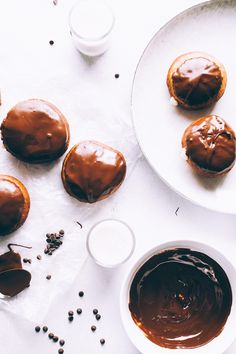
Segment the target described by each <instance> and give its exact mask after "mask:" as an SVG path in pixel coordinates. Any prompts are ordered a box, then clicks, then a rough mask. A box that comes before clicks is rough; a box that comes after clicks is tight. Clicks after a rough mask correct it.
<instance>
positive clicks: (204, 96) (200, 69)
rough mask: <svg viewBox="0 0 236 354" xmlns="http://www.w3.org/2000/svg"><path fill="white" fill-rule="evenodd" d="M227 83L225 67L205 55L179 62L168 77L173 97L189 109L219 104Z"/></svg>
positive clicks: (183, 57) (194, 54)
mask: <svg viewBox="0 0 236 354" xmlns="http://www.w3.org/2000/svg"><path fill="white" fill-rule="evenodd" d="M226 82H227V75H226V71H225V68H224V66H223V65H222V64H221V63H220V62H219V61H218V60H217V59H215V58H213V57H212V56H210V55H208V54H206V53H201V52H192V53H187V54H183V55H181V56H179V57H178V58H176V59H175V60H174V62H173V63H172V65H171V67H170V69H169V71H168V75H167V86H168V89H169V92H170V95H171V97H173V99H174V100H175V101H176V102H177V104H179V105H180V106H181V107H183V108H185V109H200V108H204V107H207V106H209V105H211V104H213V103H215V102H216V101H218V100H219V99H220V98H221V96H222V95H223V93H224V91H225V87H226Z"/></svg>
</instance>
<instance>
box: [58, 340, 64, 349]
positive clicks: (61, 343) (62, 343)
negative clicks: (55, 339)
mask: <svg viewBox="0 0 236 354" xmlns="http://www.w3.org/2000/svg"><path fill="white" fill-rule="evenodd" d="M59 344H60V345H61V346H62V347H63V345H64V344H65V341H64V339H60V341H59Z"/></svg>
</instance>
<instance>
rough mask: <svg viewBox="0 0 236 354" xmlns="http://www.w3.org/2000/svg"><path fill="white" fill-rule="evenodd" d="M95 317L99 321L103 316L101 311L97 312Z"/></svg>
mask: <svg viewBox="0 0 236 354" xmlns="http://www.w3.org/2000/svg"><path fill="white" fill-rule="evenodd" d="M95 318H96V320H97V321H99V320H100V318H101V315H99V313H98V314H96V316H95Z"/></svg>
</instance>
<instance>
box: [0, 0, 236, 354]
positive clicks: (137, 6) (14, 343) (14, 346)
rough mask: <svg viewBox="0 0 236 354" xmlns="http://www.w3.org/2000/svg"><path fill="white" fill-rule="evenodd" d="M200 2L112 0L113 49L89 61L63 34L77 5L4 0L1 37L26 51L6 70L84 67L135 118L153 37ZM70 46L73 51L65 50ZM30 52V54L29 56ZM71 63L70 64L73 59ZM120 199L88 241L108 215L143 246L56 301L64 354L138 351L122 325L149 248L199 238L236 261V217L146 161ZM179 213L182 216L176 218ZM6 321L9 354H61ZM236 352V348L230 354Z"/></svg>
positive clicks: (94, 269)
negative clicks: (165, 178)
mask: <svg viewBox="0 0 236 354" xmlns="http://www.w3.org/2000/svg"><path fill="white" fill-rule="evenodd" d="M198 2H199V1H195V0H178V1H171V0H165V1H158V0H111V3H112V6H113V8H114V11H115V13H116V27H115V31H114V38H113V42H112V46H111V48H110V50H109V51H108V52H107V53H106V54H105V55H104V56H102V57H100V58H99V59H97V60H90V61H86V60H85V59H84V58H83V57H82V56H81V55H80V54H79V53H77V52H76V51H75V50H74V49H73V46H72V43H71V42H70V40H69V39H70V38H69V36H68V33H66V37H65V38H64V37H63V35H62V29H63V31H64V30H65V29H66V31H68V28H67V26H66V21H67V14H68V10H69V8H70V7H71V5H72V3H73V1H72V0H59V1H58V5H57V6H53V5H52V0H21V1H19V0H7V1H4V0H0V31H6V33H8V35H9V39H10V38H11V36H12V38H15V37H16V38H17V41H16V42H17V43H18V45H19V47H16V48H15V50H16V56H15V57H14V58H12V57H11V58H9V63H8V64H9V67H8V68H6V70H9V71H11V73H12V75H14V73H16V72H18V70H19V68H20V70H21V71H22V73H24V72H25V73H27V70H33V69H34V67H33V66H32V65H31V66H30V65H27V60H26V59H25V58H26V56H27V55H26V54H29V56H30V58H31V60H33V61H35V65H36V66H37V68H38V69H37V70H39V71H40V70H41V71H42V73H43V72H44V70H45V68H46V67H47V70H49V69H50V70H51V71H53V72H54V74H56V73H57V72H58V73H59V72H60V73H61V71H63V72H64V73H70V72H73V71H74V70H75V69H76V70H77V74H78V75H79V76H80V77H81V78H83V79H84V80H87V81H88V82H89V83H90V84H92V85H94V87H95V88H97V89H98V90H99V89H100V88H102V89H104V90H109V92H110V93H112V95H113V97H114V101H113V102H112V104H114V105H118V106H119V107H120V109H121V110H124V112H126V114H127V117H129V113H130V91H131V84H132V78H133V74H134V70H135V67H136V65H137V62H138V59H139V57H140V55H141V53H142V51H143V49H144V48H145V46H146V44H147V43H148V41H149V39H150V38H151V37H152V36H153V35H154V33H155V32H156V31H157V30H158V29H159V28H160V27H161V25H163V24H164V23H165V22H166V21H168V20H169V19H171V17H173V16H174V15H176V14H177V13H178V12H180V11H182V10H184V9H185V8H187V7H189V6H192V5H194V4H196V3H198ZM7 16H8V17H7ZM25 23H27V25H25ZM35 23H36V24H37V25H38V27H37V26H36V27H37V28H38V30H37V31H32V30H31V26H32V25H33V24H35ZM34 28H35V27H34ZM39 29H40V31H39ZM61 35H62V36H61ZM67 37H68V40H67ZM42 39H43V40H45V43H46V44H45V51H47V53H48V51H49V50H54V54H53V55H54V57H53V58H51V59H48V58H47V56H44V55H43V53H42V52H41V53H37V48H36V47H35V46H34V51H31V50H30V48H31V47H30V46H31V41H35V40H42ZM50 39H53V40H54V41H55V44H54V48H51V47H50V46H49V44H47V42H48V41H49V40H50ZM65 43H67V45H66V47H65V48H64V47H63V46H64V45H65ZM0 45H1V44H0ZM9 46H11V42H9ZM22 47H23V48H24V50H25V51H26V52H25V53H24V54H23V53H22ZM27 48H28V52H27ZM35 48H36V49H35ZM6 50H7V49H6V48H3V47H0V65H1V56H4V55H5V52H4V51H6ZM68 57H69V58H70V61H69V62H68V61H66V60H68ZM58 58H59V59H58ZM65 58H67V59H65ZM48 60H49V61H48ZM53 63H54V65H53ZM68 63H70V65H68ZM48 66H49V69H48ZM115 73H119V74H120V78H119V79H115V78H114V74H115ZM109 104H110V103H108V105H109ZM104 123H105V122H104ZM115 198H116V199H115V203H113V205H114V206H113V208H112V210H109V204H107V205H105V206H104V208H103V209H102V210H101V209H99V212H98V213H94V214H93V215H91V216H90V218H89V222H88V223H86V222H85V223H84V225H83V226H84V228H83V235H84V237H85V236H86V232H87V230H88V228H89V226H90V225H91V224H92V223H93V222H95V221H97V220H99V219H102V218H106V217H107V216H108V215H109V216H114V217H117V218H120V219H124V220H125V221H127V222H128V223H129V224H130V225H131V227H132V228H133V230H134V232H135V235H136V240H137V245H136V250H135V253H134V255H133V257H132V259H131V260H130V261H129V263H128V264H126V265H124V266H123V267H121V268H119V269H117V270H113V271H107V270H104V269H102V268H100V267H98V266H97V265H95V264H94V263H93V262H92V260H90V259H89V258H88V259H87V261H86V262H85V263H84V265H83V267H82V269H81V270H80V271H79V273H78V276H77V278H76V279H75V282H74V284H73V285H72V286H71V288H70V289H69V290H68V291H66V293H64V294H63V296H61V295H60V296H59V297H58V298H57V299H56V300H55V304H53V306H52V309H51V311H50V313H49V315H48V316H47V318H46V319H45V324H47V325H48V326H49V328H50V329H51V331H53V332H54V333H57V334H58V335H59V336H60V337H63V338H64V339H65V340H66V345H65V347H64V349H65V353H68V354H76V353H78V354H86V353H91V354H92V353H93V354H97V353H104V354H108V353H109V354H121V353H122V354H123V353H126V354H127V353H129V354H136V353H138V352H137V350H136V349H135V348H134V347H133V345H132V344H131V343H130V342H129V339H128V338H127V336H126V334H125V332H124V331H123V328H122V325H121V321H120V317H119V290H120V286H121V283H122V280H123V278H124V275H125V274H126V270H127V269H128V267H129V264H130V263H132V262H134V260H135V259H136V258H137V257H138V256H139V255H141V254H142V253H143V252H144V251H145V250H147V249H148V248H150V247H152V246H154V245H156V244H159V243H162V242H165V241H169V240H173V239H178V238H181V239H186V238H187V239H197V240H199V241H203V242H207V243H209V244H211V245H213V246H215V247H218V248H219V249H220V250H221V251H222V252H225V253H226V254H227V255H228V257H229V258H230V259H231V260H232V261H234V262H235V263H236V261H235V246H236V240H235V228H236V220H235V216H233V215H223V214H218V213H215V212H212V211H208V210H205V209H202V208H201V207H198V206H195V205H193V204H192V203H190V202H188V201H186V200H184V199H182V198H181V197H180V196H178V195H176V194H175V193H174V192H172V191H171V190H170V189H169V188H168V187H167V186H166V185H165V184H164V183H163V182H162V181H161V180H160V179H159V178H158V177H157V176H156V175H155V173H154V172H153V171H152V169H151V168H150V166H149V165H148V163H147V162H146V161H145V159H144V158H141V159H139V161H138V163H137V164H136V166H135V169H134V170H133V173H132V174H131V175H130V176H129V178H128V179H127V180H126V181H125V183H124V185H123V186H122V188H121V189H120V190H119V192H117V195H116V197H115ZM177 208H179V210H178V213H177V215H176V214H175V211H176V209H177ZM81 221H82V222H83V220H81ZM79 290H84V292H85V296H84V298H83V299H80V298H79V297H78V295H77V293H78V291H79ZM45 298H46V297H45ZM45 301H46V300H45ZM77 307H81V308H82V309H83V314H82V315H81V317H80V318H78V317H76V316H75V320H74V322H73V323H70V324H69V323H68V320H67V311H68V310H70V309H73V310H74V309H76V308H77ZM94 307H97V308H98V309H99V311H100V313H101V315H102V319H101V320H100V321H99V322H97V321H95V320H94V317H93V315H92V314H91V312H92V309H93V308H94ZM0 318H1V330H0V345H1V349H0V352H1V353H4V354H13V353H14V354H25V353H29V352H31V353H34V354H37V353H44V354H53V353H57V349H58V345H56V344H52V343H50V342H49V340H47V339H46V338H45V337H46V335H43V334H42V333H40V334H36V333H35V332H34V325H35V324H34V323H30V322H29V321H24V320H21V319H18V318H16V317H15V316H14V315H12V314H9V313H5V312H4V311H1V308H0ZM92 324H95V325H97V327H98V329H97V331H96V332H95V333H92V332H91V331H90V326H91V325H92ZM102 337H104V338H105V339H106V344H105V345H104V346H103V347H101V345H100V344H99V339H100V338H102ZM235 352H236V343H235V344H234V345H233V346H232V347H231V348H230V349H229V350H228V351H227V352H226V353H225V354H235ZM209 354H214V353H209Z"/></svg>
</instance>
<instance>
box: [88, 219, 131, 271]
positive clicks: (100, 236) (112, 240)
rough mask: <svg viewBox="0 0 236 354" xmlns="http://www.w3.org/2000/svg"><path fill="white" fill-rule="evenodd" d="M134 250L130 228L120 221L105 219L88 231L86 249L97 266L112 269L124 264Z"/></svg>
mask: <svg viewBox="0 0 236 354" xmlns="http://www.w3.org/2000/svg"><path fill="white" fill-rule="evenodd" d="M134 248H135V237H134V233H133V231H132V230H131V228H130V227H129V226H128V225H127V224H126V223H125V222H124V221H121V220H117V219H106V220H102V221H99V222H98V223H96V224H95V225H94V226H93V227H92V228H91V229H90V231H89V234H88V237H87V249H88V252H89V254H90V256H91V257H92V258H93V259H94V260H95V262H96V263H97V264H99V265H100V266H103V267H105V268H113V267H117V266H118V265H121V264H122V263H124V262H126V261H127V260H128V259H129V258H130V257H131V255H132V253H133V251H134Z"/></svg>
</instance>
